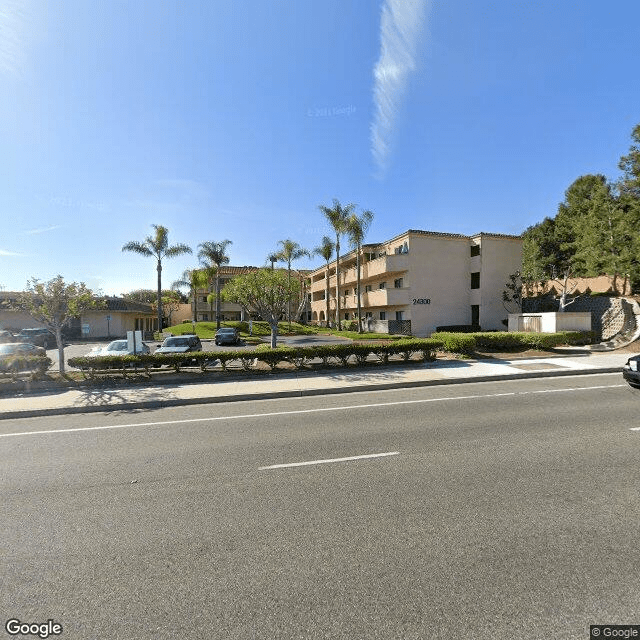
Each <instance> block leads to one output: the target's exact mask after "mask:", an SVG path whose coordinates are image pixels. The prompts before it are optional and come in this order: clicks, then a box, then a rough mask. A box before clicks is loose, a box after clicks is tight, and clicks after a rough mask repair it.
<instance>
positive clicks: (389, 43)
mask: <svg viewBox="0 0 640 640" xmlns="http://www.w3.org/2000/svg"><path fill="white" fill-rule="evenodd" d="M429 6H430V0H384V4H383V5H382V16H381V20H380V57H379V59H378V62H377V63H376V65H375V67H374V70H373V75H374V79H375V82H374V88H373V98H374V105H375V113H374V116H373V122H372V123H371V152H372V154H373V158H374V161H375V163H376V165H377V167H378V171H379V173H380V174H382V173H384V171H385V170H386V168H387V165H388V156H389V151H390V147H391V139H392V137H393V128H394V123H395V117H396V113H397V111H398V108H399V106H400V104H401V102H402V98H403V97H404V93H405V90H406V87H407V83H408V80H409V74H410V73H411V72H412V71H414V70H415V68H416V64H415V55H416V49H417V44H418V39H419V36H420V33H421V30H422V25H423V22H424V19H425V15H426V13H427V9H428V7H429Z"/></svg>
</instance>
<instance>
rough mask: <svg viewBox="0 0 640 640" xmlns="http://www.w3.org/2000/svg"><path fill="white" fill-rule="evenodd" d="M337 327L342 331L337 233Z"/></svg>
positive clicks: (337, 237) (337, 239) (337, 241)
mask: <svg viewBox="0 0 640 640" xmlns="http://www.w3.org/2000/svg"><path fill="white" fill-rule="evenodd" d="M336 327H337V328H338V331H342V323H341V322H340V236H337V235H336Z"/></svg>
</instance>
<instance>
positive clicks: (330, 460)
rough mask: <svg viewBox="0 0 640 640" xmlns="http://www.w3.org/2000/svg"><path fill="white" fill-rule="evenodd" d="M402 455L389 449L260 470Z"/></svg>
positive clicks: (259, 468) (278, 465) (260, 469)
mask: <svg viewBox="0 0 640 640" xmlns="http://www.w3.org/2000/svg"><path fill="white" fill-rule="evenodd" d="M397 455H400V452H399V451H388V452H387V453H369V454H367V455H363V456H349V457H347V458H328V459H326V460H309V461H307V462H287V463H285V464H272V465H270V466H268V467H258V471H267V470H269V469H287V468H288V467H308V466H309V465H312V464H329V463H331V462H349V461H351V460H366V459H367V458H384V457H386V456H397Z"/></svg>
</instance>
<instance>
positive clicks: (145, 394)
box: [73, 387, 173, 411]
mask: <svg viewBox="0 0 640 640" xmlns="http://www.w3.org/2000/svg"><path fill="white" fill-rule="evenodd" d="M172 396H173V394H172V393H171V391H170V390H168V389H166V388H162V389H158V388H150V387H147V388H138V389H135V390H131V389H82V390H81V391H80V395H79V397H78V398H77V399H76V400H75V401H74V403H73V404H74V406H76V407H107V406H109V407H114V408H116V409H121V410H122V411H135V410H139V407H137V408H136V407H128V406H127V405H131V404H134V403H140V402H145V403H148V402H158V403H160V402H161V401H164V400H170V399H171V398H172Z"/></svg>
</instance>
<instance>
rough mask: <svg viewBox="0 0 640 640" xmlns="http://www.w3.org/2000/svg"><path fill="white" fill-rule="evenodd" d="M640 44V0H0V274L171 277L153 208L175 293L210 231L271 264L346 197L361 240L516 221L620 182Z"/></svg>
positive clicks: (315, 231) (20, 279)
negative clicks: (158, 228)
mask: <svg viewBox="0 0 640 640" xmlns="http://www.w3.org/2000/svg"><path fill="white" fill-rule="evenodd" d="M638 42H640V2H638V1H637V0H609V1H608V2H606V3H604V2H596V1H595V0H535V2H532V1H531V0H448V1H444V0H322V1H318V0H297V1H296V0H268V1H265V0H188V1H185V0H129V1H125V0H112V1H109V2H106V1H101V2H91V1H90V0H64V2H59V1H58V0H2V1H1V2H0V222H1V223H2V225H1V229H2V231H1V232H0V287H1V288H2V289H4V290H7V291H16V290H23V289H24V288H25V286H26V284H27V281H28V280H29V279H31V278H38V279H40V280H49V279H51V278H53V277H55V276H57V275H58V274H60V275H62V276H63V277H64V278H65V280H66V281H69V282H71V281H77V282H85V283H86V284H87V286H89V287H90V288H92V289H93V290H94V291H99V292H101V293H103V294H106V295H119V294H121V293H124V292H127V291H131V290H133V289H139V288H147V289H154V288H155V286H156V270H155V263H154V261H153V260H152V259H150V258H145V257H142V256H139V255H136V254H133V253H123V252H122V251H121V249H122V246H123V245H124V244H125V243H127V242H129V241H131V240H137V241H143V240H144V239H145V238H146V237H147V236H148V235H150V234H151V233H152V231H153V229H152V227H151V225H152V224H161V225H164V226H166V227H167V228H168V229H169V242H170V244H175V243H185V244H187V245H189V246H190V247H192V248H193V250H194V254H193V255H191V256H189V255H187V256H181V257H178V258H174V259H171V260H165V262H164V264H163V266H164V270H163V284H164V285H165V286H166V287H169V286H170V284H171V283H172V282H173V281H174V280H177V279H179V278H180V276H181V274H182V272H183V271H184V270H185V269H191V268H194V267H196V266H198V258H197V251H198V245H199V244H200V243H202V242H208V241H216V242H219V241H221V240H225V239H228V240H231V241H232V243H233V244H232V245H230V247H229V250H228V253H229V256H230V259H231V263H230V264H232V265H234V266H242V265H255V266H261V265H265V264H266V263H267V256H268V255H269V254H270V253H272V252H273V251H274V250H276V249H277V248H278V241H279V240H284V239H288V238H290V239H292V240H294V241H295V242H297V243H299V244H300V245H302V246H303V247H305V248H307V249H309V250H312V249H313V248H315V247H317V246H318V245H320V243H321V240H322V236H323V235H330V236H331V235H333V232H332V230H331V228H330V227H329V225H328V223H327V222H326V221H325V219H324V217H323V216H322V214H321V213H320V210H319V208H318V206H319V205H327V206H331V205H332V202H333V199H334V198H337V199H338V200H339V201H340V202H341V203H342V204H347V203H355V204H356V205H357V209H356V210H357V211H362V210H365V209H368V210H370V211H372V212H373V213H374V214H375V218H374V221H373V224H372V225H371V227H370V229H369V232H368V234H367V236H366V241H367V242H383V241H385V240H389V239H391V238H393V237H394V236H396V235H398V234H400V233H402V232H404V231H406V230H407V229H422V230H428V231H438V232H445V233H459V234H465V235H471V234H475V233H478V232H481V231H482V232H487V233H501V234H520V233H522V232H523V231H524V230H525V229H526V228H527V227H529V226H530V225H533V224H536V223H537V222H540V221H541V220H543V219H544V218H545V217H546V216H551V217H553V216H554V215H555V213H556V211H557V206H558V203H559V202H561V201H562V200H563V197H564V192H565V190H566V189H567V188H568V187H569V185H570V184H571V183H572V182H573V181H574V180H575V179H576V178H577V177H579V176H581V175H584V174H587V173H602V174H604V175H606V176H608V177H609V178H610V179H612V180H613V179H615V178H616V177H618V176H619V170H618V168H617V164H618V160H619V158H620V156H622V155H624V154H625V153H627V152H628V150H629V147H630V145H631V131H632V130H633V128H634V126H635V125H637V124H639V123H640V81H639V80H638V78H639V77H640V76H639V72H638V69H639V68H640V67H639V65H638V60H639V58H640V48H639V47H638ZM343 246H344V245H343ZM321 263H322V260H321V259H318V258H315V259H312V260H301V261H299V262H297V263H295V265H294V266H297V267H298V268H313V267H318V266H320V265H321Z"/></svg>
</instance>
